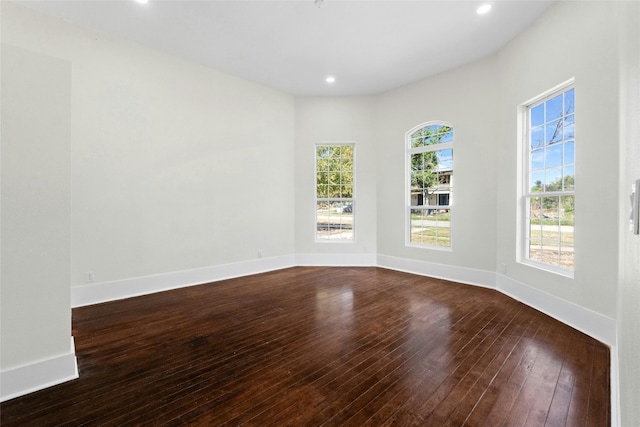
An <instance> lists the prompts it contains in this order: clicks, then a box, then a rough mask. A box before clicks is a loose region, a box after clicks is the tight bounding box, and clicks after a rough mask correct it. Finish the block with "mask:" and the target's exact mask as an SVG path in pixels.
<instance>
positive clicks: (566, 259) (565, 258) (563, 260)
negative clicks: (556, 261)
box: [560, 246, 575, 270]
mask: <svg viewBox="0 0 640 427" xmlns="http://www.w3.org/2000/svg"><path fill="white" fill-rule="evenodd" d="M574 254H575V251H574V248H573V246H562V247H561V251H560V266H561V267H564V268H568V269H571V270H573V268H574V256H575V255H574Z"/></svg>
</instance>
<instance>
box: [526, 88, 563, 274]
mask: <svg viewBox="0 0 640 427" xmlns="http://www.w3.org/2000/svg"><path fill="white" fill-rule="evenodd" d="M574 92H575V91H574V88H573V87H572V86H565V87H562V88H561V89H559V90H556V91H554V92H553V93H551V94H550V95H547V96H544V97H543V98H540V99H538V100H536V101H534V102H532V103H530V104H528V105H526V108H525V120H524V123H526V129H525V133H526V137H525V138H524V140H525V143H526V149H525V150H524V151H525V153H526V156H525V158H524V165H523V166H524V167H523V170H524V171H525V175H524V182H525V186H524V190H523V194H524V223H525V224H526V232H525V234H524V235H525V239H524V261H525V262H528V263H532V264H534V265H538V266H540V267H542V268H547V269H550V270H552V271H557V272H560V273H568V274H569V275H571V274H573V269H574V254H575V251H574V248H575V246H574V234H575V194H574V188H575V167H576V162H575V103H574Z"/></svg>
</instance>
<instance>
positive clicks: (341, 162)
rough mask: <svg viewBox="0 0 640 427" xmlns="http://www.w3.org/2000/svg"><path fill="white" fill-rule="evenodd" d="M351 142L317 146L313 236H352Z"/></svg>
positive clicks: (325, 238) (347, 237)
mask: <svg viewBox="0 0 640 427" xmlns="http://www.w3.org/2000/svg"><path fill="white" fill-rule="evenodd" d="M353 166H354V144H332V145H325V144H317V145H316V239H317V240H345V241H349V240H351V241H353V238H354V213H355V206H354V197H353V196H354V186H353V182H354V181H353V173H354V167H353Z"/></svg>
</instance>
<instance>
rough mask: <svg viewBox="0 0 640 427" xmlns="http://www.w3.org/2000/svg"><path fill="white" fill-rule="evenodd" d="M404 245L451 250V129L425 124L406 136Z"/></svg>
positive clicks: (442, 124)
mask: <svg viewBox="0 0 640 427" xmlns="http://www.w3.org/2000/svg"><path fill="white" fill-rule="evenodd" d="M407 169H408V171H407V176H408V178H407V181H408V185H407V245H409V246H420V247H433V248H450V247H451V201H452V190H453V187H452V182H453V128H452V127H451V126H450V125H448V124H445V123H427V124H423V125H420V126H418V127H417V128H414V129H412V130H411V131H409V132H408V133H407Z"/></svg>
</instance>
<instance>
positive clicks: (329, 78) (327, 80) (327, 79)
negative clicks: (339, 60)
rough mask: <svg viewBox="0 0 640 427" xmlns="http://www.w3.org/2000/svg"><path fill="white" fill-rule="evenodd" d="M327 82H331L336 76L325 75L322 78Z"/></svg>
mask: <svg viewBox="0 0 640 427" xmlns="http://www.w3.org/2000/svg"><path fill="white" fill-rule="evenodd" d="M324 80H325V81H326V82H327V83H333V82H335V81H336V78H335V77H333V76H327V78H326V79H324Z"/></svg>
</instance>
